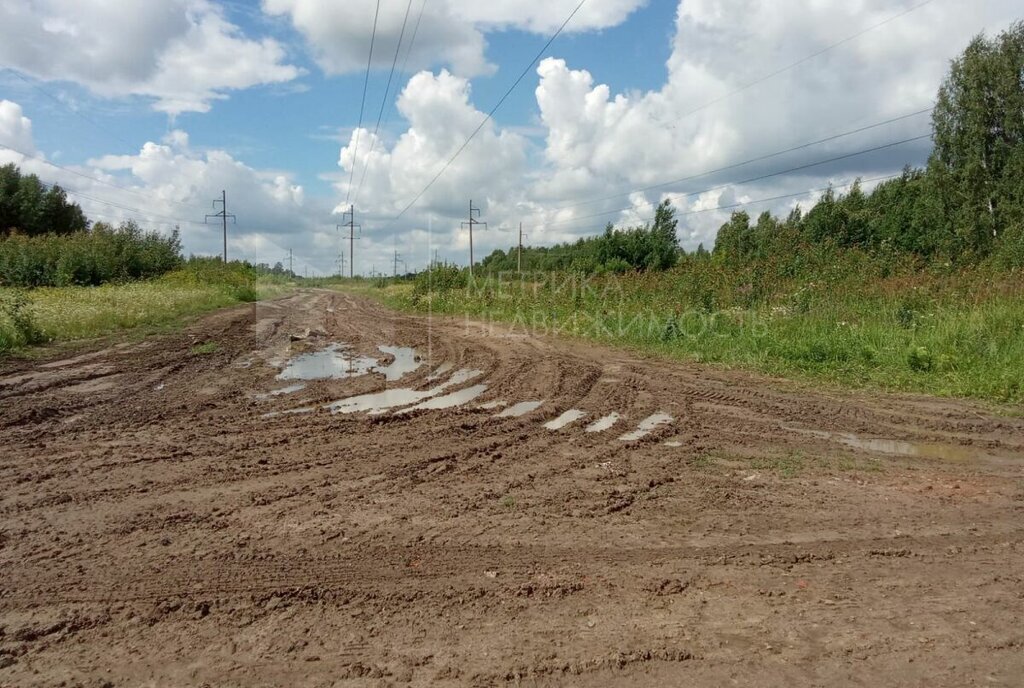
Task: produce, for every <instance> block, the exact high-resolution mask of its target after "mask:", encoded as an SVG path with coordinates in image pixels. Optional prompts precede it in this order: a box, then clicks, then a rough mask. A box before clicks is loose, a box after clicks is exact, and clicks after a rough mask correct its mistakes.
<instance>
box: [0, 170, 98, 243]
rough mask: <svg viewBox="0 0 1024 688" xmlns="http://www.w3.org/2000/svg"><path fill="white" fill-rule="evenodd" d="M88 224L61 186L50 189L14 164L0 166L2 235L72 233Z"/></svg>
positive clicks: (0, 230) (0, 221)
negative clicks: (69, 200)
mask: <svg viewBox="0 0 1024 688" xmlns="http://www.w3.org/2000/svg"><path fill="white" fill-rule="evenodd" d="M88 226H89V223H88V221H87V220H86V219H85V215H84V214H82V209H81V208H80V207H79V206H78V204H77V203H69V202H68V199H67V193H65V191H64V189H62V188H60V187H59V186H56V185H54V186H52V187H50V188H49V189H47V188H46V186H45V185H44V184H43V183H42V182H41V181H39V177H37V176H36V175H34V174H29V175H22V174H21V171H20V170H19V169H18V168H17V167H16V166H15V165H14V164H8V165H3V166H2V167H0V238H2V237H4V236H8V235H11V234H21V235H25V236H39V235H42V234H73V233H75V232H82V231H85V229H86V228H87V227H88Z"/></svg>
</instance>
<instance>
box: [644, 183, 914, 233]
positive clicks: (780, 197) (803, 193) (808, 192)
mask: <svg viewBox="0 0 1024 688" xmlns="http://www.w3.org/2000/svg"><path fill="white" fill-rule="evenodd" d="M901 176H903V173H902V172H899V173H897V174H886V175H882V176H879V177H869V178H868V179H861V178H859V177H858V178H857V179H854V180H853V181H850V182H845V183H843V184H829V185H828V186H823V187H820V188H817V189H808V190H806V191H797V192H795V193H788V194H780V195H778V196H767V197H765V198H755V199H752V200H749V201H741V202H739V203H730V204H728V205H717V206H715V207H714V208H701V209H700V210H688V211H686V212H684V213H676V215H675V216H676V217H689V216H691V215H700V214H702V213H711V212H715V211H717V210H734V209H736V208H745V207H747V206H750V205H756V204H758V203H771V202H772V201H782V200H785V199H787V198H799V197H800V196H810V195H811V194H815V193H824V192H825V191H828V190H829V189H833V190H834V189H843V188H846V187H848V186H853V185H854V184H856V183H857V182H861V183H862V184H870V183H872V182H883V181H887V180H889V179H896V178H898V177H901ZM654 219H655V218H654V216H649V217H638V218H637V219H636V220H635V222H650V221H652V220H654Z"/></svg>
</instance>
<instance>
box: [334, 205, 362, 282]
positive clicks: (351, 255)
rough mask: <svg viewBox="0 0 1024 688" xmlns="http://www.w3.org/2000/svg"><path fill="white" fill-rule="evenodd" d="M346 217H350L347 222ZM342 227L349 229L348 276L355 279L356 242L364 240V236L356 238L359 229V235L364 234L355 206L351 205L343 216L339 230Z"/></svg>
mask: <svg viewBox="0 0 1024 688" xmlns="http://www.w3.org/2000/svg"><path fill="white" fill-rule="evenodd" d="M346 216H347V217H348V220H347V221H346V220H345V217H346ZM342 227H348V276H349V277H355V268H356V254H355V240H356V239H362V236H356V230H357V229H358V230H359V233H360V234H362V233H363V226H362V225H357V224H356V207H355V206H354V205H350V206H349V207H348V210H346V211H345V212H343V213H342V214H341V224H340V225H338V229H341V228H342Z"/></svg>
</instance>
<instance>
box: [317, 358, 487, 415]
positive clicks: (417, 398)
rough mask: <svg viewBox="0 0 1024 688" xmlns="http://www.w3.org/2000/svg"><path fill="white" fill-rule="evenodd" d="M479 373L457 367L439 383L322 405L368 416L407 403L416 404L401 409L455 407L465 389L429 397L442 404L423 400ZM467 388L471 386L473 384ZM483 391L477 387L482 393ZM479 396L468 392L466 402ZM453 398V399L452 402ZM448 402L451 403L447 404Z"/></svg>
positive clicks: (333, 410)
mask: <svg viewBox="0 0 1024 688" xmlns="http://www.w3.org/2000/svg"><path fill="white" fill-rule="evenodd" d="M482 374H483V373H482V372H481V371H479V370H472V369H470V368H460V369H459V370H456V371H455V372H454V373H452V376H451V377H450V378H448V379H447V380H445V381H444V382H442V383H441V384H439V385H435V386H434V387H431V388H430V389H423V390H417V389H411V388H409V387H396V388H395V389H385V390H383V391H380V392H371V393H369V394H360V395H358V396H354V397H347V398H345V399H339V400H338V401H333V402H331V403H330V404H327V405H326V406H324V408H326V409H329V410H330V411H331V413H358V412H361V411H365V412H367V413H369V414H370V415H379V414H381V413H384V412H386V411H389V410H391V409H396V408H400V407H402V406H409V405H410V404H417V405H416V406H412V407H411V408H408V409H404V411H412V410H414V409H420V408H448V407H449V406H457V405H459V404H462V403H465V402H462V401H458V400H459V399H461V397H459V396H457V395H460V394H463V393H465V392H466V391H467V390H461V391H460V392H454V393H452V394H448V395H446V396H443V397H438V398H436V399H433V400H432V401H433V402H434V403H440V404H443V405H441V406H433V405H431V406H427V405H424V404H423V403H421V402H423V401H424V400H426V399H431V398H432V397H437V395H438V394H441V393H442V392H444V391H445V390H446V389H448V388H449V387H453V386H455V385H459V384H462V383H463V382H467V381H468V380H472V379H473V378H475V377H479V376H480V375H482ZM477 387H483V388H484V389H486V388H487V386H486V385H477ZM469 389H475V388H473V387H471V388H469ZM482 391H483V390H481V392H482ZM479 395H480V392H477V393H475V394H472V396H469V397H468V398H467V399H466V401H471V400H472V399H475V398H476V397H477V396H479ZM453 399H454V401H452V400H453ZM449 402H451V403H449Z"/></svg>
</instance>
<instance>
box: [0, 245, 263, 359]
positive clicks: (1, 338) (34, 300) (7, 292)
mask: <svg viewBox="0 0 1024 688" xmlns="http://www.w3.org/2000/svg"><path fill="white" fill-rule="evenodd" d="M282 289H283V287H281V286H280V285H277V284H271V283H264V282H259V281H257V280H256V278H255V275H254V273H253V272H252V270H251V269H249V268H248V267H246V266H244V265H242V264H239V263H229V264H228V265H224V264H223V263H221V262H220V261H219V260H216V259H205V258H203V259H197V258H193V259H191V260H190V261H188V262H187V263H186V264H185V265H184V266H183V267H182V268H181V269H179V270H175V271H174V272H171V273H168V274H166V275H164V276H163V277H160V278H158V279H155V280H147V281H137V282H128V283H125V284H104V285H100V286H97V287H82V286H68V287H39V288H37V289H32V290H22V289H4V288H0V353H4V352H9V351H11V350H15V349H20V348H23V347H25V346H28V345H31V344H38V343H41V342H45V341H66V340H74V339H84V338H90V337H98V336H102V335H106V334H111V333H114V332H118V331H122V330H126V329H131V328H135V327H140V326H157V325H164V324H168V323H173V322H176V321H178V320H179V319H180V318H182V317H183V316H187V315H193V314H198V313H203V312H206V311H209V310H213V309H215V308H220V307H223V306H229V305H232V304H236V303H240V302H246V301H254V300H256V299H258V298H261V297H263V296H268V295H271V294H274V293H277V292H279V291H281V290H282Z"/></svg>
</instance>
